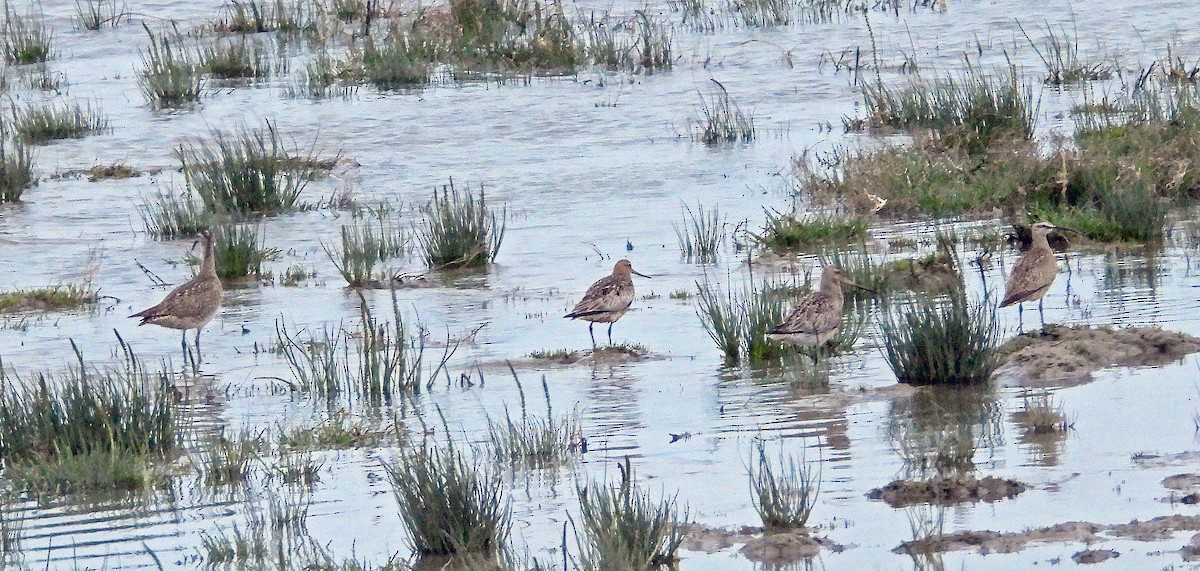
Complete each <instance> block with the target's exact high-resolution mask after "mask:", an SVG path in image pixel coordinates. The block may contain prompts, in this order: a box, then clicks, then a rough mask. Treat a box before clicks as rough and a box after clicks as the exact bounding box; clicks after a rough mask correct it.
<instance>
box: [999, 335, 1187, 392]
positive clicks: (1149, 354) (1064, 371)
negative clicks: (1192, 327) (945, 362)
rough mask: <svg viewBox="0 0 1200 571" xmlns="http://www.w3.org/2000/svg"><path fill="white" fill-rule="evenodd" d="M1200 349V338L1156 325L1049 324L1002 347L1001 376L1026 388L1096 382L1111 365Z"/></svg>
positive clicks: (1172, 357) (1148, 362)
mask: <svg viewBox="0 0 1200 571" xmlns="http://www.w3.org/2000/svg"><path fill="white" fill-rule="evenodd" d="M1196 351H1200V339H1197V338H1196V337H1192V336H1191V335H1187V334H1185V333H1177V332H1174V331H1166V330H1163V329H1159V328H1157V327H1130V328H1126V329H1115V328H1111V327H1090V326H1066V325H1047V326H1046V328H1045V329H1044V330H1041V331H1037V332H1031V333H1025V334H1022V335H1018V336H1017V337H1014V338H1012V339H1009V340H1008V341H1007V342H1005V343H1004V344H1003V345H1002V346H1001V347H1000V353H1001V354H1002V355H1003V358H1004V360H1005V362H1004V364H1003V365H1002V366H1001V367H1000V370H999V373H1000V374H1001V375H1006V376H1010V377H1012V378H1014V379H1016V381H1017V383H1018V384H1019V385H1022V386H1041V385H1046V384H1055V383H1060V382H1062V381H1081V382H1086V381H1088V380H1091V374H1092V373H1093V372H1095V371H1098V370H1100V369H1103V368H1106V367H1138V366H1154V365H1163V364H1166V363H1170V362H1173V361H1178V360H1179V359H1181V358H1183V357H1184V356H1185V355H1188V354H1190V353H1194V352H1196Z"/></svg>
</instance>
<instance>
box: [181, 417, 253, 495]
mask: <svg viewBox="0 0 1200 571" xmlns="http://www.w3.org/2000/svg"><path fill="white" fill-rule="evenodd" d="M266 447H267V443H266V439H265V437H264V434H263V433H262V432H255V431H252V430H249V429H242V430H241V431H239V432H238V433H237V434H235V435H234V436H233V437H232V438H231V437H227V436H226V435H225V431H224V430H223V429H222V431H221V433H220V434H218V435H216V436H213V437H212V438H210V439H209V440H208V441H207V442H205V443H204V444H202V445H201V450H200V460H199V461H198V462H196V463H195V466H196V470H197V472H198V473H199V474H200V476H201V477H202V478H203V480H204V483H205V484H206V485H209V486H227V485H229V484H238V483H241V482H245V481H247V480H248V479H249V478H250V472H251V470H252V468H253V464H254V463H255V462H259V461H261V456H262V454H263V452H265V451H266Z"/></svg>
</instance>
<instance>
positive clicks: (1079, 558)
mask: <svg viewBox="0 0 1200 571" xmlns="http://www.w3.org/2000/svg"><path fill="white" fill-rule="evenodd" d="M1120 556H1121V554H1120V553H1117V552H1116V551H1113V550H1111V549H1084V550H1083V551H1080V552H1079V553H1076V554H1075V555H1072V556H1071V561H1074V562H1076V563H1078V564H1080V565H1088V564H1091V563H1101V562H1104V561H1108V560H1109V559H1113V558H1115V557H1120Z"/></svg>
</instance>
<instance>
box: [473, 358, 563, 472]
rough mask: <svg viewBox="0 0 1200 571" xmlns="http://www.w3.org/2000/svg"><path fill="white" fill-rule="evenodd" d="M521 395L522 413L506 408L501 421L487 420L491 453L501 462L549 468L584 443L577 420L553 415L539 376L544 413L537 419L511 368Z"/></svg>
mask: <svg viewBox="0 0 1200 571" xmlns="http://www.w3.org/2000/svg"><path fill="white" fill-rule="evenodd" d="M513 380H514V381H515V382H516V383H517V394H518V395H520V401H521V416H520V417H519V418H513V417H512V414H511V413H509V411H508V408H507V407H506V408H505V409H504V420H503V421H493V420H491V419H490V418H489V419H488V440H489V441H490V443H491V446H492V453H493V454H495V455H496V457H497V458H499V459H500V460H501V461H503V462H505V463H508V464H511V465H513V466H517V467H548V466H555V465H558V464H560V463H562V462H564V461H565V460H567V459H568V458H569V457H570V456H571V455H572V454H573V453H575V452H579V451H581V450H582V449H583V447H584V446H586V444H585V442H584V441H583V436H582V429H581V428H580V426H579V420H578V419H577V418H574V417H571V416H557V417H556V416H555V415H554V410H553V409H552V408H551V406H550V385H549V384H548V383H547V382H546V377H544V376H543V377H542V394H543V395H544V396H545V399H546V416H545V418H537V417H535V416H531V415H530V414H529V411H528V409H527V408H526V406H525V389H524V387H522V386H521V379H520V378H519V377H517V373H516V371H515V370H514V371H513Z"/></svg>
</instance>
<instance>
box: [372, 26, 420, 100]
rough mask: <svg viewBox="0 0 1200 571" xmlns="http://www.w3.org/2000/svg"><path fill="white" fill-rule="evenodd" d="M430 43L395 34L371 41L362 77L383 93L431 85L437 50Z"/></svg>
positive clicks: (397, 32)
mask: <svg viewBox="0 0 1200 571" xmlns="http://www.w3.org/2000/svg"><path fill="white" fill-rule="evenodd" d="M427 41H430V40H427V39H425V38H421V37H417V36H414V35H413V34H411V33H408V32H402V31H400V30H392V32H391V33H389V34H388V35H387V37H385V38H383V39H380V40H375V39H373V38H368V39H367V41H366V44H365V45H364V47H363V50H362V57H361V60H362V74H363V76H364V77H365V78H366V80H367V81H368V82H370V83H371V84H372V85H374V86H375V87H377V88H379V89H385V90H389V89H406V88H414V87H422V86H424V85H425V84H427V83H429V73H430V68H431V67H432V64H431V63H430V61H429V58H430V57H431V56H432V54H431V53H430V52H431V51H433V50H434V49H435V48H433V47H432V46H429V45H426V42H427Z"/></svg>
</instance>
